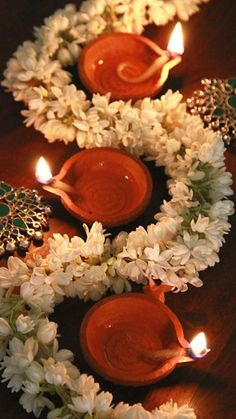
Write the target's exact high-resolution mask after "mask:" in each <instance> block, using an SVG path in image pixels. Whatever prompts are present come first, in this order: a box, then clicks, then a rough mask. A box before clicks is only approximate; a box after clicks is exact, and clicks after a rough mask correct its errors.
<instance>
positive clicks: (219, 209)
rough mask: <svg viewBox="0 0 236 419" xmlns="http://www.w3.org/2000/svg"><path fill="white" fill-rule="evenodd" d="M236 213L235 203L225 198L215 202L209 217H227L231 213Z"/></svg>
mask: <svg viewBox="0 0 236 419" xmlns="http://www.w3.org/2000/svg"><path fill="white" fill-rule="evenodd" d="M233 213H234V204H233V202H232V201H228V200H224V201H218V202H215V203H214V204H213V205H212V206H211V208H210V210H209V217H210V218H213V219H217V218H220V219H227V218H228V216H229V215H232V214H233Z"/></svg>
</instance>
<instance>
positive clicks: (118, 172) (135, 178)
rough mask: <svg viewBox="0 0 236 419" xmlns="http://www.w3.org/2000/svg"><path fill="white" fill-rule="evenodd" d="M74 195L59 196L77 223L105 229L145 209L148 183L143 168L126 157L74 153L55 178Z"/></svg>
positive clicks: (99, 151) (102, 151)
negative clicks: (64, 184)
mask: <svg viewBox="0 0 236 419" xmlns="http://www.w3.org/2000/svg"><path fill="white" fill-rule="evenodd" d="M55 179H58V180H61V181H63V182H65V183H67V184H69V185H70V186H72V188H73V192H74V193H71V194H70V193H61V200H62V204H63V205H64V206H65V208H67V210H68V211H69V212H70V213H72V214H73V215H74V216H75V217H77V218H79V219H80V220H82V221H84V222H86V223H88V224H92V223H93V222H94V221H100V222H101V223H102V224H103V225H104V226H105V227H113V226H118V225H122V224H127V223H129V222H130V221H132V220H134V219H135V218H137V217H138V216H139V215H140V214H141V213H142V212H143V211H144V210H145V208H146V207H147V205H148V203H149V201H150V198H151V193H152V180H151V176H150V173H149V171H148V170H147V168H146V166H145V165H144V164H143V163H142V162H141V161H140V160H138V159H136V158H134V157H133V156H131V155H130V154H128V153H126V152H123V151H120V150H116V149H112V148H109V147H107V148H106V147H102V148H92V149H89V150H83V151H80V152H78V153H76V154H75V155H74V156H73V157H71V158H70V159H69V160H67V161H66V163H65V164H64V166H63V167H62V169H61V171H60V173H59V175H57V176H56V177H55Z"/></svg>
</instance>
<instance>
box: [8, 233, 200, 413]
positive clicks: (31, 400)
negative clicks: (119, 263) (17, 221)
mask: <svg viewBox="0 0 236 419" xmlns="http://www.w3.org/2000/svg"><path fill="white" fill-rule="evenodd" d="M87 234H88V237H87V241H86V242H84V241H83V240H81V239H79V238H78V237H77V238H74V240H72V242H71V244H69V242H68V238H65V239H64V240H63V239H62V238H61V237H60V236H57V237H56V239H55V242H54V243H51V259H50V260H48V262H50V263H53V264H54V266H56V265H58V266H59V265H61V263H64V264H68V263H70V260H71V256H69V254H70V252H69V249H70V251H71V253H72V254H73V257H74V258H76V259H75V260H74V267H72V270H73V272H74V274H75V273H76V266H75V265H76V264H77V265H79V264H81V263H83V262H82V259H81V258H82V255H83V257H84V258H85V259H87V258H91V257H92V258H94V260H95V259H96V258H98V256H99V255H100V254H101V253H102V252H103V251H104V246H105V243H104V235H103V232H102V230H101V229H100V227H99V225H97V226H96V228H95V229H94V230H93V231H92V232H91V231H90V232H89V231H87ZM78 254H80V255H81V256H78ZM79 259H80V262H79ZM37 263H38V264H36V263H35V261H34V262H33V263H32V261H29V263H28V266H27V265H26V264H25V263H24V262H22V261H20V260H19V259H18V258H14V257H10V258H9V261H8V268H0V294H1V302H0V369H1V370H2V382H7V386H8V388H10V389H11V391H12V392H19V391H21V392H22V394H21V396H20V400H19V402H20V404H21V405H22V406H23V407H24V409H25V410H26V411H27V412H28V413H30V412H33V414H34V415H35V416H36V417H39V416H40V415H41V412H42V410H43V409H44V408H47V409H48V410H49V413H48V414H47V418H48V419H56V418H57V419H72V418H82V417H91V418H92V417H94V418H97V419H111V418H113V419H131V418H137V417H138V418H141V419H183V418H186V419H195V418H196V416H195V413H194V411H193V410H192V409H191V408H189V407H187V406H182V407H178V406H177V405H176V403H173V402H172V401H170V402H168V403H166V404H164V405H162V406H160V407H159V409H157V408H156V409H155V410H153V412H148V411H146V410H145V409H144V408H143V407H142V406H141V405H140V404H137V405H133V406H130V405H128V404H124V403H119V404H118V405H117V406H114V405H113V404H112V395H111V394H110V393H108V392H104V391H101V390H100V387H99V384H98V383H96V382H95V381H94V379H93V377H91V376H87V375H86V374H80V372H79V370H78V369H77V367H76V366H75V365H73V363H72V361H73V354H72V352H71V351H69V350H66V349H61V350H59V345H58V340H57V327H58V326H57V324H56V323H55V322H53V321H50V320H49V319H48V318H47V313H48V312H49V311H52V310H53V307H54V305H55V303H56V300H57V298H56V295H57V294H58V295H61V294H63V295H64V288H66V286H67V284H68V281H69V278H70V274H69V275H66V274H64V275H63V273H62V271H61V276H60V274H59V270H58V271H57V273H56V275H55V276H54V275H53V274H48V275H47V274H46V271H45V270H44V269H43V265H44V264H45V261H42V260H40V258H38V260H37ZM78 273H79V271H78ZM90 280H91V278H88V285H89V286H90V284H89V281H90ZM17 289H18V292H17V293H16V292H15V291H16V290H17ZM50 289H51V293H49V290H50ZM23 313H24V314H23ZM53 393H54V394H57V395H58V396H59V397H60V398H61V403H62V404H61V406H59V407H55V406H54V404H53V403H52V401H51V400H50V399H49V394H53Z"/></svg>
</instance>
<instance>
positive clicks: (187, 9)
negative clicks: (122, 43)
mask: <svg viewBox="0 0 236 419" xmlns="http://www.w3.org/2000/svg"><path fill="white" fill-rule="evenodd" d="M207 1H208V0H168V1H166V0H158V1H153V0H87V1H84V2H82V4H81V7H80V10H79V11H77V10H76V7H75V6H74V5H72V4H69V5H67V6H66V7H65V8H64V9H59V10H57V11H56V12H55V13H54V14H53V15H52V16H50V17H48V18H46V19H45V21H44V25H43V26H41V27H39V28H35V29H34V35H35V41H34V42H31V41H26V42H24V43H23V44H22V45H21V46H19V47H18V49H17V50H16V52H15V53H14V56H13V57H12V58H11V59H10V60H9V62H8V64H7V68H6V70H5V72H4V76H5V80H4V81H3V82H2V85H3V86H4V87H6V88H7V90H8V91H11V92H12V93H13V96H14V98H15V100H17V101H22V102H24V103H25V104H27V106H28V109H27V110H24V111H22V114H23V115H24V117H25V123H26V125H27V126H30V125H34V127H35V129H36V130H39V131H41V132H42V133H43V134H44V136H45V137H46V138H47V139H48V141H49V142H53V141H55V140H60V141H64V142H65V143H68V142H71V141H74V140H76V141H77V143H78V145H79V146H80V147H86V148H87V147H92V146H94V145H96V146H101V145H109V146H110V145H111V144H112V146H113V147H117V146H118V143H119V142H120V137H121V136H122V134H123V133H122V132H121V130H124V129H125V122H126V121H125V115H124V116H123V112H122V109H123V108H125V111H126V113H127V112H128V111H129V110H130V112H132V107H131V105H130V104H126V105H125V104H124V103H122V102H119V103H116V104H113V105H112V106H111V107H109V112H108V114H107V112H106V110H108V109H104V108H103V106H102V105H101V103H100V101H99V103H98V99H97V96H96V95H95V96H93V99H92V101H89V100H87V98H86V95H85V93H84V92H83V91H82V90H77V88H76V86H75V85H74V84H71V74H70V73H69V72H68V71H65V70H64V69H63V67H66V66H68V65H73V64H75V63H76V62H77V60H78V56H79V53H80V51H81V49H82V47H83V46H84V45H85V44H86V43H88V42H89V41H90V40H92V39H93V38H95V37H97V36H98V35H100V34H101V33H103V32H107V31H121V32H132V33H137V34H140V33H141V32H142V31H143V30H144V27H145V26H146V25H147V24H150V23H155V24H156V25H164V24H165V23H167V22H168V21H169V20H171V19H173V17H174V16H175V15H177V16H178V17H179V18H180V19H182V20H187V19H188V17H189V16H190V15H192V14H193V13H195V12H196V11H197V10H198V5H199V4H201V3H203V2H207ZM104 100H105V99H104ZM100 105H101V107H100ZM104 106H105V103H104ZM133 112H134V111H133ZM137 118H138V115H137V116H136V119H137ZM117 119H120V125H121V126H120V130H119V131H117V132H116V131H115V130H114V124H115V121H116V120H117ZM146 122H150V128H151V126H152V125H151V124H152V121H146ZM117 123H118V122H117ZM116 125H117V124H116ZM116 129H117V127H116ZM135 134H136V133H135ZM123 142H125V138H123ZM124 146H126V144H124Z"/></svg>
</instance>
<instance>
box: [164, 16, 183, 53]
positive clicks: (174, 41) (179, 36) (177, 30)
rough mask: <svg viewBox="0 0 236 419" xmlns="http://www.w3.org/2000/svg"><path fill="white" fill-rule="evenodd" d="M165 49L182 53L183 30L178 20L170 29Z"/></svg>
mask: <svg viewBox="0 0 236 419" xmlns="http://www.w3.org/2000/svg"><path fill="white" fill-rule="evenodd" d="M167 50H168V51H169V52H170V53H172V54H178V55H182V54H183V52H184V42H183V31H182V25H181V23H180V22H178V23H176V25H175V27H174V29H173V31H172V34H171V36H170V40H169V43H168V46H167Z"/></svg>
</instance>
